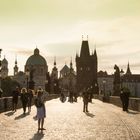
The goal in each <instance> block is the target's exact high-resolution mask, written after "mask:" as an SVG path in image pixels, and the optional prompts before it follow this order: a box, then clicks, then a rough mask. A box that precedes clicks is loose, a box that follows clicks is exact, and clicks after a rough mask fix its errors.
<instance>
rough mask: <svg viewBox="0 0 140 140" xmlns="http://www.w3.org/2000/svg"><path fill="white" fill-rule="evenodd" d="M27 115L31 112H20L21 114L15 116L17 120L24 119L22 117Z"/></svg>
mask: <svg viewBox="0 0 140 140" xmlns="http://www.w3.org/2000/svg"><path fill="white" fill-rule="evenodd" d="M27 115H29V113H26V114H20V115H19V116H17V117H15V120H19V119H22V118H24V117H26V116H27Z"/></svg>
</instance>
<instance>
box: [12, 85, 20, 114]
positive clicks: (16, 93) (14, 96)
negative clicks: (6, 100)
mask: <svg viewBox="0 0 140 140" xmlns="http://www.w3.org/2000/svg"><path fill="white" fill-rule="evenodd" d="M19 95H20V90H19V87H16V89H15V90H14V91H13V92H12V110H13V111H15V112H16V109H17V104H18V96H19Z"/></svg>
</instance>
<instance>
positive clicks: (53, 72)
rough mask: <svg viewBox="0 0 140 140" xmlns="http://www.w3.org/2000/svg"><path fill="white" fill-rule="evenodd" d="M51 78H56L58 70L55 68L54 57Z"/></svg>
mask: <svg viewBox="0 0 140 140" xmlns="http://www.w3.org/2000/svg"><path fill="white" fill-rule="evenodd" d="M51 77H52V79H58V70H57V68H56V58H55V59H54V67H53V69H52V74H51Z"/></svg>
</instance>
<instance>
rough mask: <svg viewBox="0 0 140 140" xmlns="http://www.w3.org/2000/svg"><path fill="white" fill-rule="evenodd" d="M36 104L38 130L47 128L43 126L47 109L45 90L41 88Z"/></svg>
mask: <svg viewBox="0 0 140 140" xmlns="http://www.w3.org/2000/svg"><path fill="white" fill-rule="evenodd" d="M35 106H36V107H37V119H38V131H39V130H41V131H43V130H45V128H43V125H44V118H45V117H46V110H45V104H44V99H43V92H42V91H40V90H39V91H38V93H37V98H36V99H35Z"/></svg>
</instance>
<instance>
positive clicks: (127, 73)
mask: <svg viewBox="0 0 140 140" xmlns="http://www.w3.org/2000/svg"><path fill="white" fill-rule="evenodd" d="M131 74H132V73H131V70H130V66H129V61H128V65H127V71H126V75H131Z"/></svg>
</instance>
